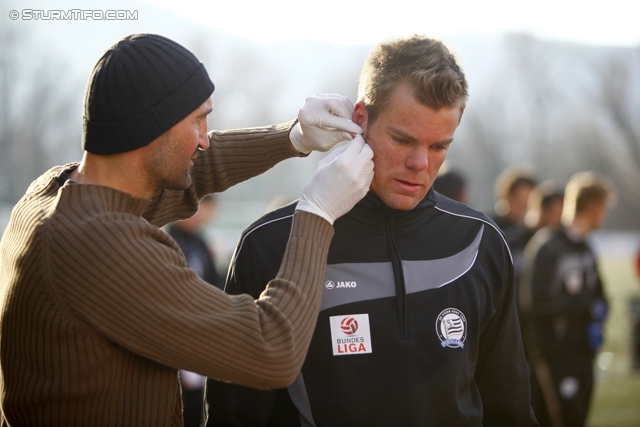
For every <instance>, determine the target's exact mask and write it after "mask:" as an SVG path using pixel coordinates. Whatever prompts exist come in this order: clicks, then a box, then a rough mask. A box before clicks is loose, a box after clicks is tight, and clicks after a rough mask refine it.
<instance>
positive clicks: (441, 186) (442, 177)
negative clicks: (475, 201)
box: [433, 168, 469, 204]
mask: <svg viewBox="0 0 640 427" xmlns="http://www.w3.org/2000/svg"><path fill="white" fill-rule="evenodd" d="M433 189H434V190H435V191H437V192H438V193H440V194H442V195H443V196H447V197H448V198H450V199H453V200H455V201H457V202H462V203H465V204H468V201H469V190H468V187H467V181H466V179H465V178H464V176H463V175H462V174H461V173H460V172H458V171H455V170H453V169H449V168H445V169H443V170H441V171H440V173H438V176H437V177H436V180H435V181H434V182H433Z"/></svg>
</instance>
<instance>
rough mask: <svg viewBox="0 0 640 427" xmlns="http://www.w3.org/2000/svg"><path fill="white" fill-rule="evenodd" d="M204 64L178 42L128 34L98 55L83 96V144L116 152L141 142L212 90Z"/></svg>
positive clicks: (165, 128) (90, 148)
mask: <svg viewBox="0 0 640 427" xmlns="http://www.w3.org/2000/svg"><path fill="white" fill-rule="evenodd" d="M213 89H214V86H213V83H212V82H211V79H209V75H208V74H207V71H206V70H205V68H204V65H203V64H202V63H201V62H200V61H198V59H197V58H196V57H195V55H193V53H191V52H189V51H188V50H187V49H186V48H184V47H183V46H181V45H179V44H178V43H176V42H174V41H172V40H169V39H168V38H166V37H162V36H159V35H156V34H132V35H130V36H127V37H125V38H123V39H122V40H120V41H118V42H117V43H116V44H114V45H113V46H111V47H110V48H109V49H108V50H107V51H106V52H105V53H104V54H103V55H102V57H101V58H100V59H99V60H98V62H97V63H96V65H95V67H93V72H92V73H91V77H89V82H88V84H87V90H86V93H85V97H84V115H83V117H82V122H83V135H82V147H83V148H84V149H85V150H86V151H88V152H90V153H95V154H116V153H123V152H125V151H131V150H135V149H137V148H140V147H144V146H145V145H147V144H149V143H150V142H151V141H153V140H154V139H156V138H157V137H159V136H160V135H162V134H163V133H165V132H166V131H168V130H169V129H171V128H172V127H173V126H174V125H175V124H176V123H178V122H179V121H181V120H182V119H184V118H185V117H187V116H188V115H189V114H191V113H192V112H193V111H194V110H196V109H197V108H198V107H200V106H201V105H202V104H203V103H204V102H205V101H206V100H207V98H209V97H210V96H211V94H212V93H213Z"/></svg>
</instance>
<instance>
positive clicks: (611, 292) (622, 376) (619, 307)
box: [587, 258, 640, 427]
mask: <svg viewBox="0 0 640 427" xmlns="http://www.w3.org/2000/svg"><path fill="white" fill-rule="evenodd" d="M600 269H601V274H602V276H603V280H604V282H605V291H606V293H607V296H608V298H609V302H610V312H609V319H608V321H607V324H606V327H605V342H604V345H603V346H602V349H601V351H600V354H599V356H598V358H597V359H596V362H597V363H596V381H597V382H596V387H595V393H594V396H593V401H592V404H591V412H590V414H589V420H588V423H587V425H588V427H640V370H637V369H635V370H634V369H633V367H632V365H631V355H632V350H631V343H632V341H631V327H632V318H633V317H632V312H631V301H633V300H637V301H639V303H640V282H639V280H638V278H637V276H636V275H635V271H634V269H633V264H632V261H631V260H630V259H606V258H605V259H602V260H601V263H600Z"/></svg>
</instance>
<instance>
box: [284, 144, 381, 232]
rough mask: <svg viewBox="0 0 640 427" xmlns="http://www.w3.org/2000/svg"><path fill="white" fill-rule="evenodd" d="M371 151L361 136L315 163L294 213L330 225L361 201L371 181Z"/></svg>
mask: <svg viewBox="0 0 640 427" xmlns="http://www.w3.org/2000/svg"><path fill="white" fill-rule="evenodd" d="M372 159H373V150H372V149H371V147H369V145H368V144H367V143H365V142H364V139H362V136H360V135H356V137H355V138H354V139H353V140H351V141H349V142H348V143H346V144H345V145H343V146H342V147H338V148H336V149H335V150H333V151H332V152H331V153H329V154H328V155H327V157H325V158H324V159H322V160H321V161H320V162H319V163H318V167H317V168H316V171H315V172H314V173H313V175H312V176H311V178H309V181H307V184H306V185H305V187H304V190H302V196H300V201H299V202H298V206H297V207H296V210H300V211H307V212H311V213H313V214H316V215H318V216H321V217H322V218H324V219H326V220H327V221H329V223H331V224H333V222H334V221H335V220H336V219H337V218H338V217H340V216H342V215H344V214H346V213H347V212H349V211H350V210H351V208H353V207H354V206H355V204H356V203H358V202H359V201H360V199H362V198H363V197H364V196H365V194H367V191H368V190H369V185H370V184H371V180H372V179H373V160H372Z"/></svg>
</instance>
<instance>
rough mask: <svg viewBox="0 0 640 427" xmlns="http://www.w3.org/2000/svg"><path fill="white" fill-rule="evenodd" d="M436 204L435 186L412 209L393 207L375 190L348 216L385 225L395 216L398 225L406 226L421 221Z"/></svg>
mask: <svg viewBox="0 0 640 427" xmlns="http://www.w3.org/2000/svg"><path fill="white" fill-rule="evenodd" d="M435 205H436V197H435V193H434V191H433V188H430V189H429V191H428V192H427V194H426V195H425V196H424V198H423V199H422V200H421V201H420V202H419V203H418V204H417V205H416V207H414V208H413V209H411V210H410V211H403V210H398V209H392V208H390V207H389V206H387V205H386V204H384V202H383V201H382V200H381V199H380V198H379V197H378V196H377V195H376V194H375V193H373V192H369V193H367V195H366V196H365V197H364V198H363V199H362V200H361V201H360V202H358V203H357V204H356V205H355V206H354V207H353V209H351V211H349V213H347V215H346V216H349V217H351V218H353V219H355V220H357V221H361V222H364V223H367V224H371V225H378V226H381V225H384V224H385V222H386V221H388V220H389V219H391V218H393V219H394V220H395V223H396V225H397V226H406V225H410V224H412V223H414V222H417V221H419V220H420V219H422V218H423V217H424V216H425V215H427V214H428V213H429V212H431V211H432V208H433V207H435Z"/></svg>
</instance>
